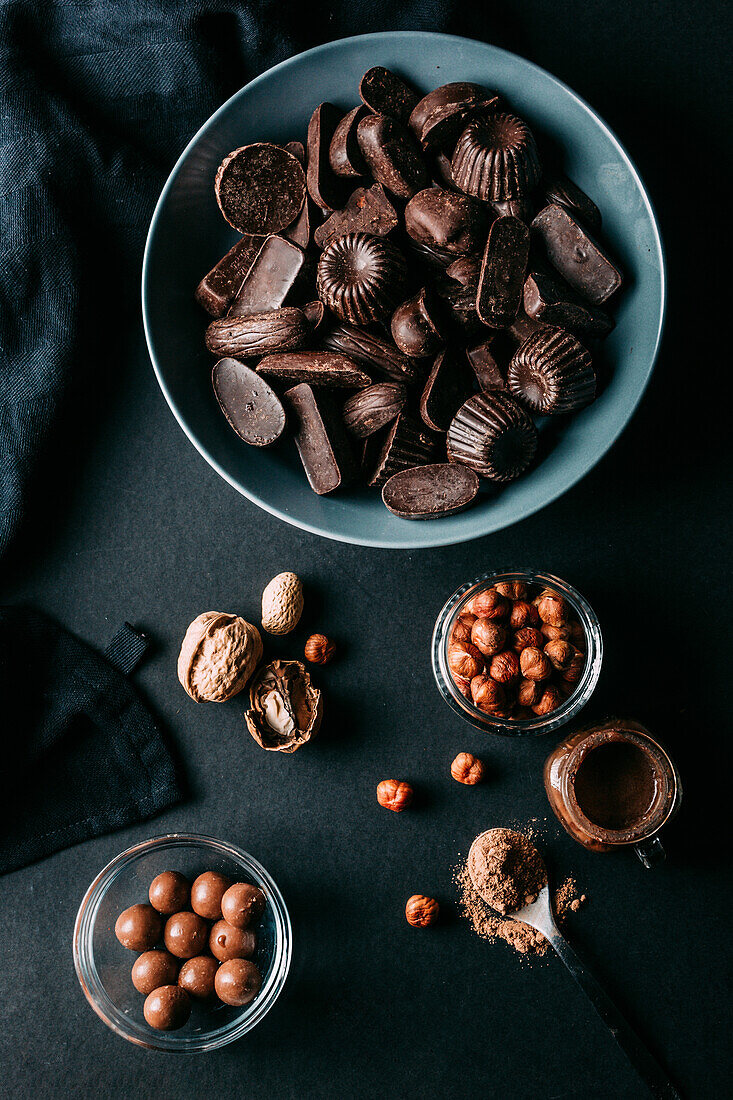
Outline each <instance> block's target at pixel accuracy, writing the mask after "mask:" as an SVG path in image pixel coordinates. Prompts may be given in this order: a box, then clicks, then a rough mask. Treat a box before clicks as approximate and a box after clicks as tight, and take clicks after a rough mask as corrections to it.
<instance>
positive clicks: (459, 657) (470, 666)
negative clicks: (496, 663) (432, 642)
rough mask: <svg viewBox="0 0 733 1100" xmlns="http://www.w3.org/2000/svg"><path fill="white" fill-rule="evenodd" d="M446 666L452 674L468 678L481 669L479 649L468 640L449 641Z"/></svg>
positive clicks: (482, 665)
mask: <svg viewBox="0 0 733 1100" xmlns="http://www.w3.org/2000/svg"><path fill="white" fill-rule="evenodd" d="M448 668H449V669H450V670H451V672H452V673H453V675H454V676H462V677H463V678H464V679H465V680H470V679H472V678H473V677H474V676H478V674H479V672H482V671H483V668H484V660H483V657H482V655H481V651H480V650H478V649H477V648H476V646H475V645H472V644H471V643H470V642H451V643H450V645H449V646H448Z"/></svg>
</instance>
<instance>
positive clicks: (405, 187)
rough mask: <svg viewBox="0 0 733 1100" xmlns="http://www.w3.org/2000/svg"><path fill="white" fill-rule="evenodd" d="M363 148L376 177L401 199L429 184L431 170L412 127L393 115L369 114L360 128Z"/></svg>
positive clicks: (359, 138)
mask: <svg viewBox="0 0 733 1100" xmlns="http://www.w3.org/2000/svg"><path fill="white" fill-rule="evenodd" d="M357 137H358V140H359V148H360V149H361V151H362V154H363V156H364V159H365V161H366V162H367V164H368V165H369V170H370V172H371V173H372V176H373V177H374V179H375V180H376V181H377V183H381V184H382V186H383V187H386V188H387V190H388V191H391V192H392V194H393V195H397V196H398V198H401V199H410V198H412V196H413V195H414V194H416V193H417V192H418V191H421V190H422V189H423V187H427V185H428V172H427V168H426V167H425V164H424V162H423V159H422V157H421V155H420V150H419V148H418V146H417V144H416V142H415V139H414V138H413V136H412V134H411V133H410V132H409V130H407V129H405V127H404V126H402V125H401V124H400V123H399V122H396V121H395V119H393V118H386V117H385V116H384V115H367V116H366V118H363V119H362V120H361V122H360V123H359V127H358V129H357Z"/></svg>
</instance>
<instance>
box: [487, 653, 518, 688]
mask: <svg viewBox="0 0 733 1100" xmlns="http://www.w3.org/2000/svg"><path fill="white" fill-rule="evenodd" d="M489 676H490V677H491V679H492V680H496V682H497V683H498V684H511V683H512V681H514V680H516V678H517V677H518V676H519V660H518V658H517V655H516V653H512V651H511V650H510V649H507V650H505V651H504V652H503V653H499V654H498V655H497V656H496V657H494V658H492V661H491V664H490V665H489Z"/></svg>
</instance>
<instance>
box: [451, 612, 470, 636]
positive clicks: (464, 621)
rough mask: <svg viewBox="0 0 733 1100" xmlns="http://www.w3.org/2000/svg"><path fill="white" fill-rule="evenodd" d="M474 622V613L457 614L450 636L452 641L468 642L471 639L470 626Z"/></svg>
mask: <svg viewBox="0 0 733 1100" xmlns="http://www.w3.org/2000/svg"><path fill="white" fill-rule="evenodd" d="M475 622H476V616H475V615H469V614H466V615H459V616H458V618H457V619H456V623H455V626H454V627H453V632H452V634H451V636H450V640H451V641H452V642H470V641H471V628H472V626H473V624H474V623H475Z"/></svg>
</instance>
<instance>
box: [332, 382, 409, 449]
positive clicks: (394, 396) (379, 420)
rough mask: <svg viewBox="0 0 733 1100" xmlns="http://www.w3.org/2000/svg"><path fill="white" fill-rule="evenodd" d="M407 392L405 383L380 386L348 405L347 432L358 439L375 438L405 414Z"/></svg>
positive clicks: (356, 396)
mask: <svg viewBox="0 0 733 1100" xmlns="http://www.w3.org/2000/svg"><path fill="white" fill-rule="evenodd" d="M406 401H407V391H406V389H405V387H404V386H403V385H402V383H401V382H377V384H376V385H374V386H367V388H366V389H364V390H359V392H358V393H355V394H354V395H353V397H350V398H349V399H348V401H346V402H344V408H343V417H344V424H345V425H346V430H347V431H349V432H351V434H352V435H355V436H357V438H358V439H366V438H367V436H370V435H374V433H375V432H378V431H379V430H380V428H383V427H384V426H385V425H386V424H391V422H392V421H393V420H394V419H395V417H397V416H399V415H400V413H401V412H402V409H403V407H404V404H405V402H406Z"/></svg>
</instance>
